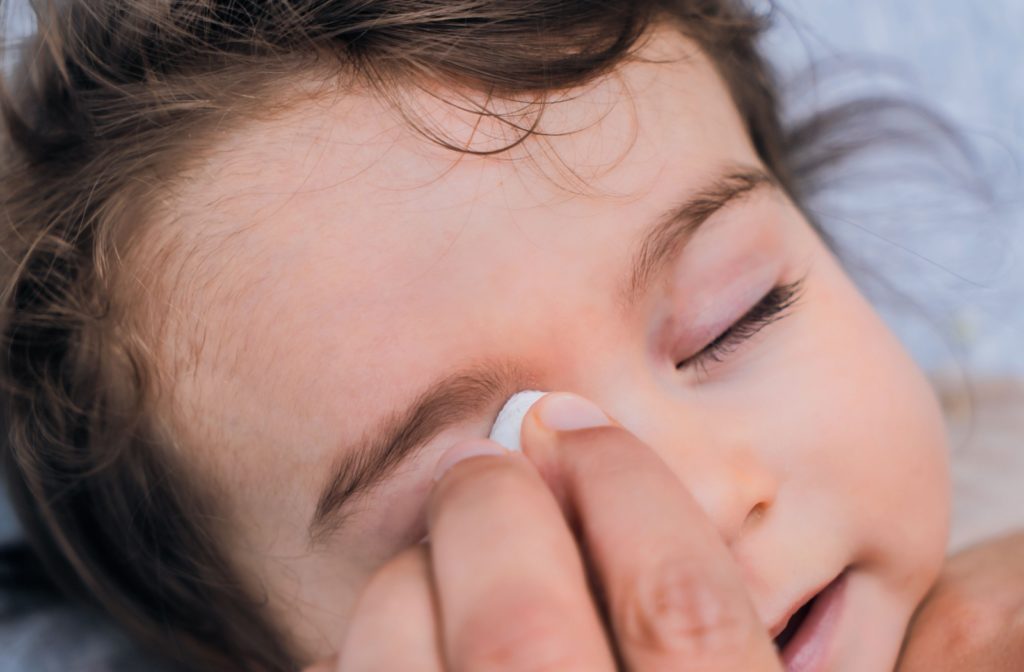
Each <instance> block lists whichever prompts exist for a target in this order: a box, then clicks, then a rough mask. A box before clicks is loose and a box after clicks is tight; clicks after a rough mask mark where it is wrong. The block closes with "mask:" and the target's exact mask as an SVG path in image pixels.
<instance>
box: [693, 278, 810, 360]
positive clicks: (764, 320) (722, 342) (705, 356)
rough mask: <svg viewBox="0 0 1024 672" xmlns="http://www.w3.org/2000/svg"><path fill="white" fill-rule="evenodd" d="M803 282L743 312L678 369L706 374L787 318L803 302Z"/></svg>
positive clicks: (767, 296) (781, 289)
mask: <svg viewBox="0 0 1024 672" xmlns="http://www.w3.org/2000/svg"><path fill="white" fill-rule="evenodd" d="M802 290H803V280H797V281H796V282H791V283H789V284H785V285H777V286H775V287H773V288H772V290H771V291H770V292H768V293H767V294H765V295H764V298H762V299H761V300H760V301H758V302H757V303H756V304H754V306H753V307H752V308H751V309H750V310H748V311H747V312H746V313H744V315H743V317H741V318H740V319H738V320H737V321H736V322H734V323H733V324H732V325H731V326H730V327H729V328H728V329H726V330H725V331H723V332H722V333H721V334H719V335H718V336H716V337H715V339H714V340H713V341H711V342H710V343H708V344H707V345H705V346H704V347H703V348H702V349H701V350H700V352H698V353H697V354H695V355H691V356H689V357H687V358H686V359H684V360H683V361H681V362H679V363H678V364H676V369H677V370H680V371H681V370H683V369H687V368H690V367H695V368H697V369H698V371H704V372H705V373H706V372H707V366H708V364H709V363H711V362H721V361H722V360H724V359H725V358H726V357H728V356H729V355H730V354H732V353H733V352H734V351H735V350H736V348H738V347H739V346H740V345H742V344H743V342H744V341H746V340H747V339H749V338H750V337H752V336H753V335H754V334H756V333H757V332H759V331H761V330H762V329H764V328H765V327H767V326H768V325H769V324H771V323H772V322H775V321H776V320H779V319H781V318H783V317H785V316H786V315H787V314H788V313H787V312H786V311H787V310H789V309H790V308H792V307H793V304H795V303H796V302H797V301H798V300H799V299H800V294H801V291H802Z"/></svg>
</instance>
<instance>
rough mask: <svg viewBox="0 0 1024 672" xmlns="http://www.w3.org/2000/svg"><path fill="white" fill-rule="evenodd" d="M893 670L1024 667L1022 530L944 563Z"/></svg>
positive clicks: (993, 671)
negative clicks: (895, 668)
mask: <svg viewBox="0 0 1024 672" xmlns="http://www.w3.org/2000/svg"><path fill="white" fill-rule="evenodd" d="M897 669H898V672H953V671H954V670H956V671H957V672H959V671H962V670H970V671H971V672H1011V671H1012V672H1017V671H1019V670H1021V669H1024V532H1015V533H1013V534H1010V535H1008V536H1004V537H1001V538H998V539H994V540H989V541H985V542H983V543H980V544H978V545H976V546H974V547H972V548H969V549H967V550H965V551H962V552H960V553H958V554H956V555H954V556H952V557H951V558H950V559H949V560H948V562H947V563H946V566H945V568H944V569H943V572H942V574H941V576H940V577H939V580H938V581H937V582H936V584H935V587H934V588H933V589H932V590H931V592H930V593H929V594H928V596H927V597H926V598H925V600H924V602H922V604H921V606H920V607H919V608H918V610H917V613H916V614H915V616H914V619H913V621H912V622H911V625H910V629H909V631H908V635H907V639H906V641H905V643H904V650H903V653H902V655H901V657H900V663H899V665H898V666H897Z"/></svg>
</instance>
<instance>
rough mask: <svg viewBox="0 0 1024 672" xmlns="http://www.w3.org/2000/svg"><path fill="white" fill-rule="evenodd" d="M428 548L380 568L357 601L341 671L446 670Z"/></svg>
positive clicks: (341, 656) (408, 552) (404, 554)
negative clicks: (439, 636)
mask: <svg viewBox="0 0 1024 672" xmlns="http://www.w3.org/2000/svg"><path fill="white" fill-rule="evenodd" d="M430 582H431V578H430V568H429V560H428V557H427V549H426V547H425V546H422V545H419V546H416V547H414V548H410V549H408V550H406V551H403V552H402V553H401V554H399V555H398V556H396V557H395V558H394V559H393V560H391V561H390V562H389V563H387V564H386V565H385V566H384V567H382V568H381V569H379V570H378V571H377V573H376V574H374V576H373V578H371V579H370V582H369V583H368V584H367V586H366V588H364V589H363V592H362V594H361V595H360V597H359V600H358V601H357V603H356V607H355V612H354V616H353V618H352V621H351V623H350V624H349V628H348V631H347V632H346V634H345V643H344V646H342V649H341V652H340V654H339V660H338V662H337V665H336V667H334V668H330V669H331V670H337V671H338V672H371V671H372V672H391V671H392V670H402V671H403V672H441V670H443V669H444V667H443V665H442V662H441V660H442V659H441V652H440V647H439V639H438V627H437V610H436V608H435V606H434V597H433V594H432V590H431V585H430Z"/></svg>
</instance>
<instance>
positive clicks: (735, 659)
mask: <svg viewBox="0 0 1024 672" xmlns="http://www.w3.org/2000/svg"><path fill="white" fill-rule="evenodd" d="M587 407H589V410H587ZM595 412H596V414H595ZM601 416H603V418H604V419H603V420H602V417H601ZM522 443H523V451H524V452H525V453H526V454H527V456H528V457H529V458H530V459H531V460H532V461H533V462H534V463H535V464H536V465H537V466H538V468H539V470H540V471H541V473H542V474H543V475H544V477H545V479H546V480H548V482H549V483H550V484H551V485H552V489H553V490H554V491H555V493H556V495H557V496H558V497H559V499H560V503H561V504H562V505H563V508H565V509H566V511H567V513H568V516H569V518H570V520H572V521H573V522H574V523H575V525H576V526H577V527H578V530H579V534H580V537H581V542H582V543H583V545H584V546H585V547H586V549H587V552H586V553H585V555H586V557H587V558H588V560H589V562H590V563H591V568H592V571H593V573H594V574H595V578H596V582H597V583H598V584H599V585H600V586H601V589H602V590H603V595H604V598H605V602H606V609H607V612H608V617H609V620H610V622H611V627H612V630H613V631H614V633H615V639H616V642H617V644H618V647H619V652H620V654H621V655H622V657H623V659H624V660H625V662H626V664H627V665H628V667H629V668H630V669H632V670H637V671H642V672H653V671H655V670H701V671H702V672H711V671H715V672H725V671H729V672H734V671H738V670H743V671H745V672H769V671H770V672H777V671H778V670H780V669H781V665H780V663H779V660H778V657H777V655H776V653H775V647H774V646H773V644H772V642H771V640H770V638H769V636H768V633H767V632H766V630H765V628H764V626H763V625H762V623H761V622H760V620H759V619H758V617H757V615H756V613H755V610H754V608H753V605H752V604H751V602H750V599H749V597H748V595H747V590H746V587H745V586H744V584H743V581H742V579H741V577H740V574H739V570H738V568H737V567H736V565H735V563H734V562H733V560H732V556H731V554H730V552H729V550H728V548H727V547H726V546H725V544H724V542H723V541H722V539H721V537H720V535H719V534H718V532H717V530H716V529H715V528H714V526H713V525H712V524H711V521H710V520H709V519H708V518H707V516H706V515H705V514H704V512H703V511H702V510H701V509H700V507H699V506H698V504H697V503H696V501H695V500H694V499H693V497H692V496H691V495H690V494H689V492H688V491H687V490H686V488H685V487H683V485H682V483H680V481H679V480H678V479H677V478H676V477H675V475H674V474H673V473H672V472H671V471H670V470H669V469H668V467H667V466H666V465H665V463H664V462H662V460H661V459H660V458H659V457H658V456H657V455H656V454H655V453H654V451H652V450H651V449H650V448H649V447H647V446H646V445H644V444H643V443H642V442H641V441H640V440H639V439H637V438H636V437H635V436H633V435H632V434H630V433H629V432H628V431H626V430H624V429H622V428H621V427H617V426H615V425H613V424H612V423H611V422H610V421H609V420H608V419H607V416H604V414H603V413H601V412H600V411H599V410H598V409H597V408H596V407H595V406H593V405H591V404H590V402H587V401H586V400H583V399H581V398H580V397H576V396H575V395H568V394H561V393H558V394H550V395H548V396H547V397H545V398H544V399H542V400H541V401H539V402H538V403H537V404H536V405H535V407H534V408H533V409H531V411H530V413H529V414H528V415H527V416H526V419H525V421H524V423H523V429H522Z"/></svg>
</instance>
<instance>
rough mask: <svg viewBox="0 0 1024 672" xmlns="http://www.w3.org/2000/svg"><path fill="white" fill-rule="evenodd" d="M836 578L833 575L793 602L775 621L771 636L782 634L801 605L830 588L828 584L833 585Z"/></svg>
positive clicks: (773, 637)
mask: <svg viewBox="0 0 1024 672" xmlns="http://www.w3.org/2000/svg"><path fill="white" fill-rule="evenodd" d="M835 580H836V577H832V578H831V579H829V580H827V581H825V582H824V583H822V584H821V585H819V586H818V587H817V588H814V589H813V590H809V591H808V592H806V593H805V594H804V595H803V597H801V598H800V599H798V600H796V601H795V602H792V603H791V605H790V607H789V609H788V610H786V611H785V612H784V613H783V614H782V616H781V617H779V618H778V619H776V620H775V621H774V622H775V625H773V626H772V628H771V630H769V633H770V635H771V638H772V639H775V638H776V637H778V636H779V635H781V634H782V631H783V630H785V629H786V626H787V625H789V620H790V619H791V618H793V616H794V615H795V614H796V612H798V611H800V608H801V607H803V606H804V605H805V604H807V603H808V602H810V601H811V600H812V599H814V597H815V596H816V595H818V593H820V592H821V591H823V590H825V589H826V588H828V586H829V585H831V583H832V582H833V581H835Z"/></svg>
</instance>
